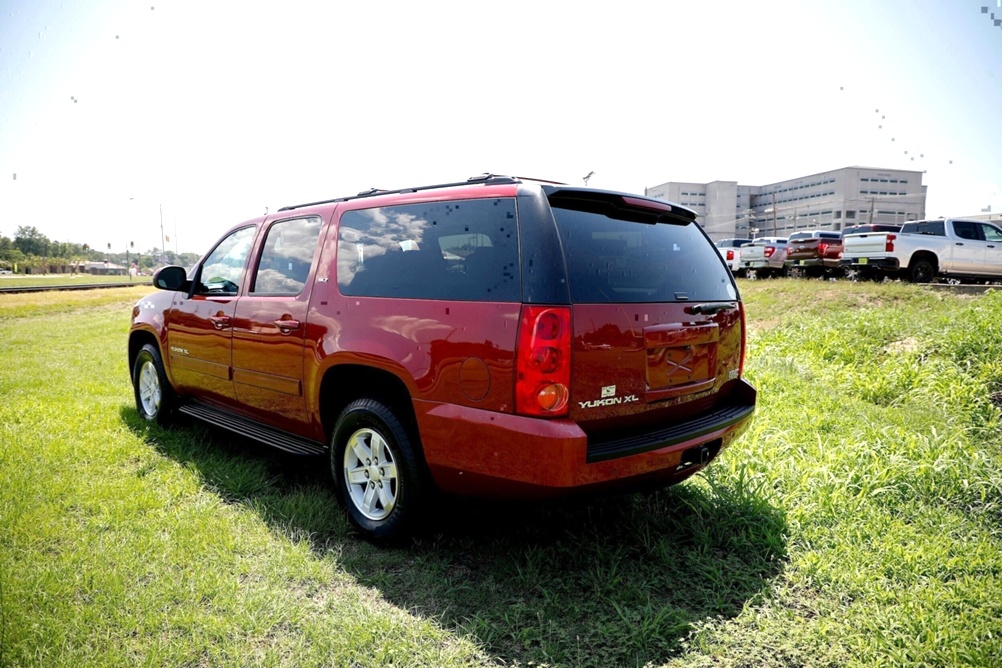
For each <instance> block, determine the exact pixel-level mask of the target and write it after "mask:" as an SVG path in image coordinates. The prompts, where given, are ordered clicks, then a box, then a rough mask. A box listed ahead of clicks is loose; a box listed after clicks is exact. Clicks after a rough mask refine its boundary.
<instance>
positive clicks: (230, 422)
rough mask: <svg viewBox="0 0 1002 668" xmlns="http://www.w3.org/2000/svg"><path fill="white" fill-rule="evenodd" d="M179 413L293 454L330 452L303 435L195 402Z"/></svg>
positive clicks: (182, 406)
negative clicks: (290, 432)
mask: <svg viewBox="0 0 1002 668" xmlns="http://www.w3.org/2000/svg"><path fill="white" fill-rule="evenodd" d="M178 411H180V412H181V413H184V414H185V415H190V416H191V417H193V418H197V419H199V420H202V421H203V422H208V423H209V424H211V425H214V426H216V427H222V428H223V429H227V430H229V431H232V432H233V433H234V434H239V435H241V436H245V437H247V438H249V439H252V440H255V441H258V442H259V443H264V444H265V445H270V446H271V447H273V448H278V449H279V450H284V451H285V452H290V453H292V454H294V455H323V454H326V452H327V448H326V447H324V444H323V443H319V442H317V441H314V440H311V439H308V438H303V437H302V436H296V435H295V434H289V433H287V432H284V431H281V430H279V429H275V428H274V427H269V426H268V425H265V424H261V423H260V422H258V421H257V420H252V419H250V418H246V417H243V416H240V415H233V414H232V413H227V412H226V411H223V410H220V409H218V408H216V407H214V406H210V405H209V404H203V403H201V402H196V401H192V402H187V403H184V404H181V405H180V406H179V407H178Z"/></svg>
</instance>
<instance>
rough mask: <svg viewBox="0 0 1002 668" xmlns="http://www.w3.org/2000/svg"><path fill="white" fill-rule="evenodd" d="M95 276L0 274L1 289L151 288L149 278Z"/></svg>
mask: <svg viewBox="0 0 1002 668" xmlns="http://www.w3.org/2000/svg"><path fill="white" fill-rule="evenodd" d="M129 278H130V277H129V276H94V275H92V274H27V275H25V274H0V288H34V287H43V286H46V285H97V284H99V283H115V284H118V283H121V284H122V285H139V284H145V285H146V286H147V287H151V283H150V281H151V280H152V279H151V278H150V277H149V276H136V277H132V280H131V281H130V280H129Z"/></svg>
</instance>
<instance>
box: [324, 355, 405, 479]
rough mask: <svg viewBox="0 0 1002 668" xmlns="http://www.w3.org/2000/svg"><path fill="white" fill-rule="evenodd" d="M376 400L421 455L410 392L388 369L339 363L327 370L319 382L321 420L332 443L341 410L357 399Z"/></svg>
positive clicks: (327, 438)
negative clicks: (392, 414)
mask: <svg viewBox="0 0 1002 668" xmlns="http://www.w3.org/2000/svg"><path fill="white" fill-rule="evenodd" d="M362 398H369V399H375V400H377V401H379V402H380V403H382V404H384V405H386V406H387V407H388V408H390V409H391V410H392V411H393V412H394V413H395V414H396V416H397V417H398V419H399V420H400V421H401V423H402V424H403V426H404V428H405V429H406V430H407V433H408V436H410V438H411V442H412V443H414V445H415V447H416V448H417V449H418V451H419V452H421V455H422V459H423V458H424V453H423V450H422V448H421V439H420V438H419V434H418V428H417V418H416V416H415V414H414V403H413V401H412V398H411V393H410V390H409V389H408V388H407V385H406V384H405V383H404V381H403V380H401V379H400V377H398V376H396V375H394V374H393V373H391V372H389V371H386V370H385V369H377V368H375V367H371V366H365V365H362V364H338V365H335V366H332V367H331V368H329V369H327V371H326V372H325V373H324V375H323V379H322V380H321V381H320V395H319V404H320V420H321V424H322V426H323V430H324V437H325V438H326V440H327V441H328V442H329V441H330V439H331V437H332V436H333V434H334V427H335V425H336V424H337V419H338V417H339V416H340V415H341V411H343V410H344V408H345V406H347V405H348V404H350V403H351V402H352V401H354V400H356V399H362Z"/></svg>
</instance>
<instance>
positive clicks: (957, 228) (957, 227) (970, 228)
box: [953, 220, 978, 240]
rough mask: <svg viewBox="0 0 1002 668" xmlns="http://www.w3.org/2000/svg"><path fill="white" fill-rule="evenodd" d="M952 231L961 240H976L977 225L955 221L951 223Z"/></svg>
mask: <svg viewBox="0 0 1002 668" xmlns="http://www.w3.org/2000/svg"><path fill="white" fill-rule="evenodd" d="M953 231H954V232H956V233H957V236H958V237H960V238H961V239H972V240H973V239H977V238H978V225H977V223H969V222H967V221H964V220H957V221H954V223H953Z"/></svg>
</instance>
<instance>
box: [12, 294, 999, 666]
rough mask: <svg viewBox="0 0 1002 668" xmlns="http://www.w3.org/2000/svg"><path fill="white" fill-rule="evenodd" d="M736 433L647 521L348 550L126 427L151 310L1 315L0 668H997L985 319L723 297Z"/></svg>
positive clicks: (314, 467)
mask: <svg viewBox="0 0 1002 668" xmlns="http://www.w3.org/2000/svg"><path fill="white" fill-rule="evenodd" d="M741 288H742V291H743V296H744V297H745V300H746V305H747V308H748V312H749V319H750V335H749V346H750V350H749V358H748V364H747V369H746V372H747V376H748V378H749V379H750V380H751V381H752V382H753V383H754V384H755V385H756V386H757V387H758V389H759V409H758V412H757V415H756V418H755V422H754V424H753V426H752V427H751V428H750V429H749V432H748V433H747V434H746V435H745V436H744V437H743V438H742V439H741V440H740V441H739V442H738V443H736V444H735V445H734V446H732V447H731V448H729V449H728V450H726V451H725V452H724V453H723V454H722V455H721V457H720V458H719V459H718V460H717V461H716V462H714V464H713V465H712V466H710V467H709V468H708V469H707V471H706V472H705V473H704V474H701V475H699V476H697V477H695V478H694V479H692V480H690V481H688V482H686V483H685V484H683V485H681V486H677V487H675V488H671V489H668V490H664V491H662V492H658V493H655V494H647V495H641V496H634V497H620V498H611V499H601V500H595V501H593V502H589V503H584V502H574V503H570V502H565V503H561V504H533V505H529V504H525V505H522V504H518V505H516V504H489V503H477V502H469V501H457V500H445V501H443V502H442V503H441V504H440V507H439V508H438V513H439V516H440V520H439V521H438V522H437V523H436V524H435V525H434V527H433V528H432V529H431V530H430V531H429V532H428V533H427V534H424V535H422V536H421V537H419V538H417V539H416V540H414V541H413V542H412V543H411V544H409V545H408V546H406V547H404V548H400V549H392V550H391V549H379V548H375V547H372V546H371V545H369V544H367V543H365V542H363V541H361V540H359V539H358V538H357V537H356V536H355V535H354V534H353V533H352V532H351V531H350V530H349V529H348V527H347V524H346V522H345V521H344V520H343V518H342V517H341V515H340V513H339V512H338V511H337V510H336V508H335V505H334V499H333V494H332V490H331V488H330V486H329V485H328V483H327V473H326V466H327V465H326V462H324V461H315V460H297V459H294V458H291V457H286V456H283V455H280V454H276V453H273V452H270V451H268V450H266V449H264V448H261V447H258V446H256V445H253V444H251V443H248V442H246V441H242V440H240V439H238V438H235V437H230V436H228V435H226V434H224V433H221V432H217V431H212V430H209V429H207V428H204V427H201V426H199V425H197V424H186V425H183V426H181V427H180V428H175V429H173V430H169V431H165V430H161V429H158V428H154V427H150V426H148V425H146V424H143V423H141V422H140V420H139V419H138V417H137V415H136V412H135V409H134V408H133V402H132V396H131V388H130V385H129V380H128V370H127V369H126V363H125V347H124V344H125V334H126V331H127V329H128V315H129V311H130V307H131V304H132V302H133V301H134V300H135V299H136V298H137V297H138V296H139V295H141V294H143V293H144V292H145V291H147V289H148V288H131V289H121V290H120V289H108V290H98V291H93V292H84V293H59V294H53V293H47V294H41V295H0V341H2V344H0V666H3V667H6V666H44V667H49V666H73V667H74V668H79V667H80V666H137V665H140V666H390V665H393V666H485V665H502V666H528V665H535V666H539V665H550V666H617V667H618V666H645V665H653V666H663V665H667V666H672V667H678V666H801V665H804V666H845V665H850V666H852V665H856V666H873V665H895V666H897V665H929V666H958V665H972V666H1002V621H1000V620H1002V433H1000V422H999V421H1000V414H1002V411H1000V409H999V404H1002V293H989V294H987V295H985V296H978V297H959V296H955V295H949V294H941V293H934V292H926V291H923V290H921V289H919V288H916V287H914V286H910V285H897V284H882V285H878V284H851V283H842V282H840V283H823V282H819V281H793V280H785V279H784V280H775V281H756V282H742V283H741Z"/></svg>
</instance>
